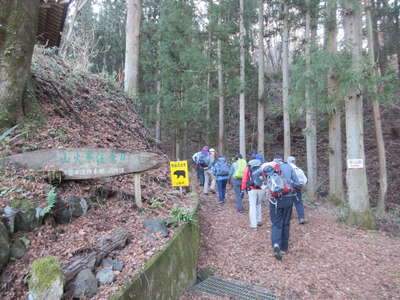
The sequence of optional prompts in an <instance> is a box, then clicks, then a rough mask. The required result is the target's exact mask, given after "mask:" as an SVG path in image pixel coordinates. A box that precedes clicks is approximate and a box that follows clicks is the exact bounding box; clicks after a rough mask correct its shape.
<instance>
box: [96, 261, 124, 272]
mask: <svg viewBox="0 0 400 300" xmlns="http://www.w3.org/2000/svg"><path fill="white" fill-rule="evenodd" d="M101 266H102V268H103V269H110V270H113V271H122V269H123V268H124V265H123V263H121V262H120V261H119V260H116V259H110V258H105V259H103V261H102V262H101Z"/></svg>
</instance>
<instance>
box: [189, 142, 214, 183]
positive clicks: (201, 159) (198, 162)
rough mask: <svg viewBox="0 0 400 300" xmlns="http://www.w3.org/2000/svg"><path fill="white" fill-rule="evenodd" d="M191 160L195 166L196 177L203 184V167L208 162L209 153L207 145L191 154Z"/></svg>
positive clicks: (206, 165) (205, 166)
mask: <svg viewBox="0 0 400 300" xmlns="http://www.w3.org/2000/svg"><path fill="white" fill-rule="evenodd" d="M192 160H193V162H194V163H195V166H196V174H197V179H198V180H199V182H200V185H201V186H203V185H204V181H205V178H204V168H207V167H208V164H209V163H210V153H209V151H208V147H207V146H204V147H203V149H201V151H199V152H196V153H195V154H193V156H192Z"/></svg>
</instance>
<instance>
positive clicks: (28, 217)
mask: <svg viewBox="0 0 400 300" xmlns="http://www.w3.org/2000/svg"><path fill="white" fill-rule="evenodd" d="M9 205H10V207H12V208H13V209H14V210H15V217H14V230H15V231H32V230H33V229H35V228H36V227H38V226H39V225H40V219H39V218H37V217H36V208H35V206H34V204H33V202H32V201H31V200H29V199H14V200H11V201H10V202H9Z"/></svg>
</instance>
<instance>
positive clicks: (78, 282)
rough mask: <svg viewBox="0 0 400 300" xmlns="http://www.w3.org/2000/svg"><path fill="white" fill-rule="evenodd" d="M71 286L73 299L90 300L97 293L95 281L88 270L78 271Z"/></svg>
mask: <svg viewBox="0 0 400 300" xmlns="http://www.w3.org/2000/svg"><path fill="white" fill-rule="evenodd" d="M73 286H74V288H73V296H74V298H79V299H85V298H91V297H93V296H94V295H96V293H97V279H96V277H95V276H94V274H93V273H92V271H91V270H90V269H85V270H82V271H80V272H79V273H78V275H76V277H75V280H74V284H73Z"/></svg>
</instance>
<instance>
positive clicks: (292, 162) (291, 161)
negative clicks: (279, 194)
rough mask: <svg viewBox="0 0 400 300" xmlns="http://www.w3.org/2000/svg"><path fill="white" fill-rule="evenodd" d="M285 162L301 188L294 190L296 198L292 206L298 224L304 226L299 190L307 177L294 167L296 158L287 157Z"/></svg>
mask: <svg viewBox="0 0 400 300" xmlns="http://www.w3.org/2000/svg"><path fill="white" fill-rule="evenodd" d="M287 162H288V164H289V165H290V166H291V167H292V168H293V169H294V171H295V173H296V176H297V179H298V180H299V183H300V185H301V188H297V189H296V196H297V197H296V201H294V206H295V207H296V211H297V217H298V218H299V224H304V223H305V222H306V221H305V218H304V206H303V199H302V194H301V189H302V188H303V187H304V186H305V185H306V183H307V177H306V175H305V174H304V172H303V170H302V169H300V168H299V167H298V166H296V158H295V157H294V156H289V157H288V158H287Z"/></svg>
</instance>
